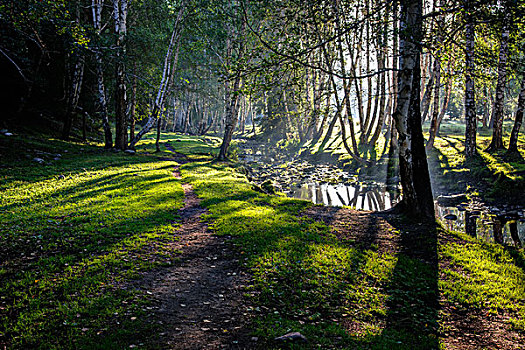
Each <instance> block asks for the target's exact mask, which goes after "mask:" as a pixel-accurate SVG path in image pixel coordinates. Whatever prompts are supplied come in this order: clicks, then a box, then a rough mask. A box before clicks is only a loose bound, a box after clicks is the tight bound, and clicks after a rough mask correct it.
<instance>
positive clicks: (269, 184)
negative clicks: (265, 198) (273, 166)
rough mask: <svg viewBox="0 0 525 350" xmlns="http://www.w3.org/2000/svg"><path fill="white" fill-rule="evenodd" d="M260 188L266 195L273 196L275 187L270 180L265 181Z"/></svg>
mask: <svg viewBox="0 0 525 350" xmlns="http://www.w3.org/2000/svg"><path fill="white" fill-rule="evenodd" d="M261 188H262V189H263V191H264V192H266V193H268V194H275V187H274V185H273V183H272V181H271V180H266V181H264V182H263V183H262V184H261Z"/></svg>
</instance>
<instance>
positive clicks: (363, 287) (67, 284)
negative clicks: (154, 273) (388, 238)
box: [0, 134, 525, 349]
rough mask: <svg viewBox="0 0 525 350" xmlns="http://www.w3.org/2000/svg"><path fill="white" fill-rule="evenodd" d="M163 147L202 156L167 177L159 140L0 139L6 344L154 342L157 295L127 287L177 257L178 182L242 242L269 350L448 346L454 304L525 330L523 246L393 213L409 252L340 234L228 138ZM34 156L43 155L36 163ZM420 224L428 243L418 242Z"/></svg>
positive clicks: (213, 222)
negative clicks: (120, 143)
mask: <svg viewBox="0 0 525 350" xmlns="http://www.w3.org/2000/svg"><path fill="white" fill-rule="evenodd" d="M168 141H169V143H170V145H171V146H173V147H174V148H175V149H176V150H177V151H178V152H181V153H185V154H187V155H188V156H189V157H190V158H191V159H192V160H195V162H192V163H187V164H184V165H183V166H182V167H181V172H182V177H183V178H182V180H177V179H175V178H174V177H172V176H171V171H172V168H173V165H174V162H172V161H168V160H159V159H158V158H157V157H156V156H152V155H150V154H147V153H146V152H147V151H153V149H154V145H153V144H152V141H151V140H146V141H145V142H144V143H142V144H140V145H139V147H138V150H139V152H138V154H137V155H135V156H129V155H126V154H123V153H111V152H106V151H103V150H102V149H101V147H100V146H99V145H80V144H74V143H65V142H61V141H56V140H39V139H30V138H25V139H24V138H22V137H19V138H11V139H9V143H7V142H5V139H4V140H2V141H1V142H2V143H0V152H1V155H2V159H6V161H5V163H4V162H3V164H7V167H3V168H0V178H1V179H2V182H1V185H0V190H1V200H0V208H1V212H0V247H1V248H0V257H1V260H0V261H2V263H1V264H0V281H1V283H0V298H1V299H0V344H1V343H2V342H4V343H7V344H8V345H9V347H10V348H14V349H22V348H24V349H25V348H41V349H54V348H71V349H73V348H75V349H77V348H78V349H81V348H84V349H117V348H129V346H130V345H137V346H138V347H139V348H148V336H149V334H150V332H151V330H152V327H153V326H152V325H151V324H148V322H147V319H148V318H147V316H148V313H149V312H150V311H149V310H148V302H147V299H146V298H145V296H144V292H143V291H142V292H141V291H138V290H134V289H133V288H127V287H126V286H128V285H130V284H129V281H130V280H133V279H135V278H138V277H140V275H141V273H143V272H144V271H148V270H151V269H153V268H156V267H160V266H165V265H170V264H174V263H176V262H177V256H179V253H180V252H177V251H173V250H172V249H171V248H170V245H169V242H170V241H171V240H173V239H174V238H173V232H174V231H175V230H176V228H177V222H176V218H177V209H179V208H180V207H181V206H182V198H183V192H182V187H181V182H189V183H191V184H192V185H193V186H194V189H195V191H196V193H197V194H198V196H199V197H200V198H202V200H203V201H202V205H203V206H205V207H206V208H207V209H208V210H209V214H208V215H207V216H206V217H205V220H206V221H208V222H209V225H210V226H211V227H212V229H214V230H215V231H216V233H217V234H219V235H229V236H233V237H234V242H235V244H236V250H237V255H238V256H239V257H240V261H241V263H242V264H244V266H245V268H246V269H247V270H249V272H250V273H251V276H252V282H251V283H250V285H248V286H247V287H246V290H245V295H246V296H247V298H250V299H251V300H252V304H253V308H252V309H251V310H250V312H251V313H252V314H253V315H254V319H253V324H252V325H249V327H251V328H252V329H253V334H254V336H258V337H259V338H260V343H261V347H263V348H266V349H272V348H276V349H277V348H281V347H282V345H279V344H277V343H275V342H274V341H273V338H275V337H277V336H280V335H283V334H285V333H287V332H290V331H298V332H301V333H302V334H304V335H305V336H306V337H307V338H308V339H309V342H308V343H306V344H291V345H290V346H289V347H290V348H294V349H310V348H312V349H314V348H315V349H317V348H322V349H329V348H351V349H434V348H444V345H443V343H442V341H441V340H440V338H439V336H440V334H441V333H439V332H438V329H439V327H440V325H441V323H442V319H443V317H445V316H444V315H443V314H442V310H440V305H441V307H444V306H446V305H449V304H450V305H459V306H461V307H462V308H464V309H467V310H482V311H483V312H485V311H486V312H488V313H491V314H493V315H508V316H509V317H508V321H507V322H508V327H513V329H515V330H518V331H519V332H525V324H524V321H523V320H524V316H525V311H524V310H525V290H524V287H523V286H524V285H525V283H524V282H525V273H524V271H525V263H524V261H525V254H524V253H523V251H517V250H514V249H512V248H505V247H502V246H498V245H493V244H486V243H481V242H476V241H474V240H472V239H470V238H469V237H466V236H463V235H459V234H455V233H449V232H444V231H443V230H441V229H440V228H437V229H436V228H428V229H425V228H423V229H421V228H420V229H419V231H417V232H416V233H414V232H412V233H411V230H412V228H413V227H414V226H417V225H414V224H412V223H410V222H406V221H405V220H399V219H396V220H394V221H391V222H390V223H391V225H392V226H391V228H390V230H392V233H393V234H394V237H395V239H396V241H397V242H399V243H398V244H399V247H400V249H399V251H388V250H387V251H384V250H381V249H379V248H378V246H377V245H374V244H371V245H367V244H363V242H359V241H352V240H349V241H345V240H341V239H339V238H338V237H337V236H335V235H334V233H333V231H332V230H331V228H330V227H329V226H327V225H326V224H324V223H322V222H319V221H315V220H313V219H311V218H308V217H306V216H304V215H303V214H302V213H303V212H304V210H305V209H306V208H308V207H310V206H311V204H310V203H308V202H306V201H301V200H295V199H290V198H285V197H280V196H270V195H266V194H263V193H260V192H258V191H256V190H254V189H253V188H252V185H251V184H250V183H249V182H248V181H247V179H246V177H245V176H244V175H243V174H241V173H239V172H237V170H236V165H235V164H231V163H220V162H216V161H213V159H212V155H214V154H216V151H217V146H218V145H219V144H220V141H219V140H218V139H216V138H210V137H189V136H180V135H175V134H166V135H165V136H163V142H168ZM66 150H67V152H65V151H66ZM37 151H38V152H40V153H38V152H37ZM41 152H46V153H45V154H44V153H41ZM24 153H27V154H28V155H29V158H26V156H25V155H24ZM56 153H61V154H62V156H61V157H59V158H60V159H59V160H56V161H54V160H51V159H52V158H54V157H55V155H56ZM38 154H40V155H42V154H43V157H44V158H45V163H44V164H43V165H40V164H37V163H35V162H34V161H32V157H34V156H35V155H38ZM158 155H160V156H161V157H162V158H163V159H164V158H166V157H168V156H169V155H170V152H168V151H166V150H164V151H163V152H162V153H161V154H158ZM425 232H426V233H427V234H428V239H427V240H421V236H414V234H418V235H419V234H421V233H423V234H425ZM414 244H420V245H421V246H422V247H423V248H424V249H423V250H424V252H425V254H423V255H417V254H416V252H417V249H414ZM434 255H435V256H434ZM438 257H439V265H438ZM125 287H126V288H125ZM440 295H441V297H442V300H441V301H440V303H438V300H439V296H440Z"/></svg>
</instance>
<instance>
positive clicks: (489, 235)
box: [436, 204, 525, 246]
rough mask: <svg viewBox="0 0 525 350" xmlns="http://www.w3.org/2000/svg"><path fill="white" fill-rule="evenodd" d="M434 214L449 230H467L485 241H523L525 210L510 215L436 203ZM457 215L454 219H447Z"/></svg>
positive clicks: (507, 242) (520, 242) (506, 242)
mask: <svg viewBox="0 0 525 350" xmlns="http://www.w3.org/2000/svg"><path fill="white" fill-rule="evenodd" d="M436 214H437V216H438V217H439V218H441V220H442V222H443V224H444V226H445V227H446V228H448V229H450V230H454V231H460V232H467V233H468V234H470V235H472V236H473V237H477V238H478V239H481V240H483V241H485V242H490V243H502V244H508V245H517V246H520V245H521V244H522V242H525V211H523V210H521V211H517V212H516V213H515V214H513V215H512V216H508V215H505V214H499V215H495V214H491V213H490V212H488V211H483V210H481V211H470V212H469V211H468V210H465V209H464V208H461V207H459V208H458V207H442V206H439V205H437V204H436ZM454 216H455V217H457V219H455V220H450V219H447V217H449V218H454Z"/></svg>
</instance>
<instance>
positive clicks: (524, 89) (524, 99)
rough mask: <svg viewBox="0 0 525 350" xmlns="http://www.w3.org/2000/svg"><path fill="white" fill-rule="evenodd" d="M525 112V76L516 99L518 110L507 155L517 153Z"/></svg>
mask: <svg viewBox="0 0 525 350" xmlns="http://www.w3.org/2000/svg"><path fill="white" fill-rule="evenodd" d="M524 110H525V76H524V77H522V80H521V91H520V95H519V97H518V109H517V110H516V117H515V119H514V126H513V127H512V132H511V134H510V141H509V149H508V151H507V152H508V153H518V135H519V133H520V128H521V123H522V122H523V111H524Z"/></svg>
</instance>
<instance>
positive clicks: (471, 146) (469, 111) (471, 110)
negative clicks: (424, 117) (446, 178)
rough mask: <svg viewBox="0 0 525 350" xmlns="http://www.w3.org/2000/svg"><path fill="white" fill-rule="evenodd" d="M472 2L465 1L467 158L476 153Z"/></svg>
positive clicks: (469, 0) (470, 0)
mask: <svg viewBox="0 0 525 350" xmlns="http://www.w3.org/2000/svg"><path fill="white" fill-rule="evenodd" d="M472 11H473V8H472V0H465V20H466V27H465V41H466V42H465V65H466V73H465V121H466V128H465V156H466V158H467V159H471V158H473V157H474V156H475V155H476V153H477V151H476V129H477V121H476V102H475V100H474V78H473V74H474V20H473V17H472Z"/></svg>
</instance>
